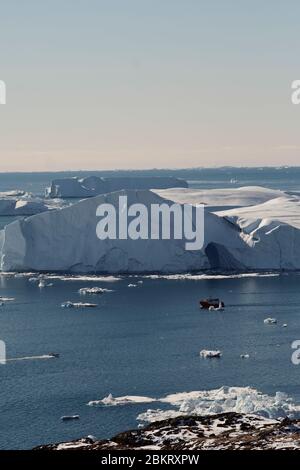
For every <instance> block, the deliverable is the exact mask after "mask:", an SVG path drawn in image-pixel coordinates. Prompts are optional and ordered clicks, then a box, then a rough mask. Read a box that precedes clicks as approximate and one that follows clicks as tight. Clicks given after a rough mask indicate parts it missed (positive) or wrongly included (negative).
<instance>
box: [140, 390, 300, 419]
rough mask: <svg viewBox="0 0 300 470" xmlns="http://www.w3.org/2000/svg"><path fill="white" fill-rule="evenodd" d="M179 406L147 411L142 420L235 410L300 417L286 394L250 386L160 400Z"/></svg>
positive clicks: (178, 395) (276, 416)
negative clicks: (264, 390)
mask: <svg viewBox="0 0 300 470" xmlns="http://www.w3.org/2000/svg"><path fill="white" fill-rule="evenodd" d="M161 401H162V402H164V403H169V404H171V405H173V406H174V407H175V408H176V409H175V410H174V409H170V410H148V411H146V412H145V413H142V414H140V415H139V417H138V419H139V420H142V421H148V422H153V421H158V420H162V419H167V418H170V417H175V416H179V415H181V414H183V415H189V414H195V415H201V416H204V415H210V414H216V413H225V412H236V413H245V414H254V415H260V416H264V417H266V418H272V419H279V418H285V417H286V416H288V417H291V418H293V417H297V416H300V406H299V405H296V404H295V403H293V401H292V400H291V398H289V397H288V395H286V394H285V393H282V392H276V394H275V395H274V396H270V395H267V394H263V393H261V392H259V391H258V390H256V389H254V388H251V387H221V388H219V389H216V390H210V391H200V392H190V393H179V394H173V395H168V396H167V397H165V398H164V399H161Z"/></svg>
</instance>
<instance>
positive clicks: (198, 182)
mask: <svg viewBox="0 0 300 470" xmlns="http://www.w3.org/2000/svg"><path fill="white" fill-rule="evenodd" d="M91 174H93V175H98V176H124V175H126V176H139V175H140V176H166V175H167V176H175V177H177V178H184V179H185V180H187V181H189V183H190V186H191V187H199V188H203V189H205V188H208V189H209V188H225V187H238V186H252V185H254V186H257V185H258V186H265V187H268V188H273V189H282V190H289V191H297V190H299V191H300V167H296V168H293V167H281V168H270V167H261V168H234V167H224V168H203V169H201V168H199V169H197V168H196V169H183V170H170V169H169V170H140V171H138V170H137V171H134V170H130V171H93V172H91V171H82V172H78V171H77V172H71V171H66V172H58V173H0V191H6V190H9V189H23V190H25V191H29V192H32V193H34V194H37V195H42V194H44V190H45V187H46V186H48V185H49V183H50V182H51V180H52V179H56V178H64V177H70V176H81V177H84V176H88V175H91ZM231 180H234V181H235V183H234V184H232V182H231Z"/></svg>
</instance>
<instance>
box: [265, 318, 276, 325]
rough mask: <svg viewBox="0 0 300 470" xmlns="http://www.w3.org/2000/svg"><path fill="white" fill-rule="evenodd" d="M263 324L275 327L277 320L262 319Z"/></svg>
mask: <svg viewBox="0 0 300 470" xmlns="http://www.w3.org/2000/svg"><path fill="white" fill-rule="evenodd" d="M264 323H265V324H266V325H276V323H277V320H276V318H271V317H269V318H265V319H264Z"/></svg>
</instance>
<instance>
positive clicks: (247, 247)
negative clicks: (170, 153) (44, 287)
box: [0, 190, 300, 273]
mask: <svg viewBox="0 0 300 470" xmlns="http://www.w3.org/2000/svg"><path fill="white" fill-rule="evenodd" d="M124 195H126V196H127V198H128V206H129V205H132V204H135V203H142V204H144V205H145V206H146V207H147V208H148V209H149V211H150V207H151V205H152V204H161V203H163V202H164V203H165V204H168V205H171V204H173V202H172V201H170V200H168V199H163V198H161V197H160V196H158V195H157V194H156V193H154V192H153V191H147V190H144V191H137V190H132V191H120V192H115V193H109V194H104V195H100V196H96V197H94V198H89V199H85V200H82V201H80V202H77V203H76V204H73V205H71V206H68V207H64V208H62V209H60V210H54V211H48V212H44V213H41V214H38V215H35V216H33V217H29V218H27V219H24V220H18V221H15V222H13V223H11V224H9V225H7V226H6V227H5V229H4V230H3V231H2V232H0V254H1V269H2V270H3V271H34V270H36V271H58V272H59V271H62V272H71V273H80V272H81V273H87V272H99V273H100V272H101V273H155V272H156V273H184V272H190V271H201V270H210V269H213V270H222V271H228V270H231V271H232V270H235V271H246V270H270V269H274V270H298V269H300V198H299V197H298V196H290V195H287V194H284V193H282V195H281V196H280V197H277V198H273V199H270V200H269V201H267V202H264V203H262V204H257V205H255V206H251V207H244V208H238V209H234V210H230V211H224V212H217V213H211V212H210V211H209V210H205V213H204V214H205V215H204V246H203V248H202V249H200V250H195V251H187V250H186V247H185V242H186V240H176V239H170V240H162V239H160V240H152V239H148V240H143V239H138V240H132V239H115V240H111V239H106V240H99V239H98V238H97V235H96V225H97V222H98V219H97V217H96V210H97V207H98V206H99V205H100V204H103V203H109V204H112V205H114V206H115V208H116V211H117V212H118V210H119V197H120V196H124Z"/></svg>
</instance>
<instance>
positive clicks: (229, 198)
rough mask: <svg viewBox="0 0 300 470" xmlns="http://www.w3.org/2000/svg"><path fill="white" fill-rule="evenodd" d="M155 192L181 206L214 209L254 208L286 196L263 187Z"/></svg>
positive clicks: (175, 189) (182, 189) (173, 189)
mask: <svg viewBox="0 0 300 470" xmlns="http://www.w3.org/2000/svg"><path fill="white" fill-rule="evenodd" d="M154 192H155V193H156V194H158V195H159V196H161V197H163V198H165V199H169V200H170V201H174V202H177V203H179V204H193V205H195V204H205V205H207V206H211V207H214V208H218V207H220V208H222V207H245V206H253V205H257V204H261V203H263V202H267V201H269V200H271V199H274V198H278V197H281V196H283V195H285V193H284V192H282V191H279V190H274V189H268V188H264V187H261V186H244V187H241V188H223V189H222V188H221V189H204V190H201V189H194V188H171V189H163V190H155V191H154Z"/></svg>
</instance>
